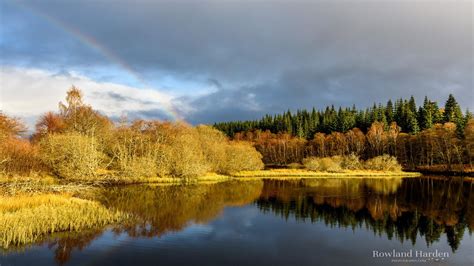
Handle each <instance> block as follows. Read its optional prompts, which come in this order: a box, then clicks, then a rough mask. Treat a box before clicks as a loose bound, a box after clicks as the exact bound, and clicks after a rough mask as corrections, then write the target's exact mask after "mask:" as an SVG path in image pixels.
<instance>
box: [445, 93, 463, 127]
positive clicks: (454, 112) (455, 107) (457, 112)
mask: <svg viewBox="0 0 474 266" xmlns="http://www.w3.org/2000/svg"><path fill="white" fill-rule="evenodd" d="M459 119H462V112H461V108H460V107H459V104H458V102H457V101H456V99H455V98H454V96H453V95H452V94H449V96H448V100H447V101H446V104H445V105H444V122H453V123H457V122H459Z"/></svg>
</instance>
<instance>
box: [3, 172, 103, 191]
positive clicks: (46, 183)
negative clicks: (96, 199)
mask: <svg viewBox="0 0 474 266" xmlns="http://www.w3.org/2000/svg"><path fill="white" fill-rule="evenodd" d="M96 187H100V184H99V183H98V182H96V183H94V184H89V183H85V182H82V183H81V182H75V183H73V182H60V181H59V180H57V179H55V178H53V177H50V176H49V177H48V176H42V177H1V178H0V196H14V195H38V194H45V193H52V194H59V193H68V194H73V195H85V194H90V193H93V192H94V190H95V188H96Z"/></svg>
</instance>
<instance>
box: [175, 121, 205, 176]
mask: <svg viewBox="0 0 474 266" xmlns="http://www.w3.org/2000/svg"><path fill="white" fill-rule="evenodd" d="M168 145H169V147H170V155H171V156H170V157H171V175H173V176H176V177H184V178H190V177H197V176H200V175H203V174H205V173H206V172H207V171H208V170H209V168H210V167H209V164H208V163H207V161H206V157H205V155H204V153H203V152H202V150H201V145H200V143H199V137H198V135H197V132H196V130H195V129H194V128H191V127H188V126H178V127H177V134H176V135H175V136H173V138H172V140H171V143H170V144H168Z"/></svg>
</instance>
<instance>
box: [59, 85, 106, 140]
mask: <svg viewBox="0 0 474 266" xmlns="http://www.w3.org/2000/svg"><path fill="white" fill-rule="evenodd" d="M82 97H83V96H82V92H81V91H80V90H79V89H78V88H76V87H74V86H73V87H72V88H71V89H70V90H69V91H68V92H67V96H66V103H62V102H60V103H59V111H60V116H61V117H62V119H63V121H64V125H65V129H66V131H69V132H77V133H80V134H84V135H88V136H98V135H105V134H107V133H108V131H110V129H111V127H112V122H111V121H110V120H109V119H108V118H107V117H106V116H104V115H101V114H100V113H99V112H98V111H96V110H94V109H92V107H91V106H89V105H86V104H84V102H83V99H82Z"/></svg>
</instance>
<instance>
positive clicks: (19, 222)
mask: <svg viewBox="0 0 474 266" xmlns="http://www.w3.org/2000/svg"><path fill="white" fill-rule="evenodd" d="M126 217H127V216H126V215H125V214H123V213H121V212H117V211H112V210H109V209H107V208H105V207H104V206H102V205H101V204H99V203H97V202H93V201H89V200H84V199H79V198H74V197H71V196H69V195H53V194H44V195H29V196H26V195H25V196H20V195H17V196H15V197H5V196H1V197H0V248H8V247H9V246H11V245H14V246H18V245H24V244H28V243H32V242H35V241H37V240H40V239H41V237H43V236H45V235H47V234H51V233H55V232H63V231H80V230H84V229H91V228H96V227H100V226H105V225H107V224H110V223H115V222H119V221H121V220H123V219H125V218H126Z"/></svg>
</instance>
